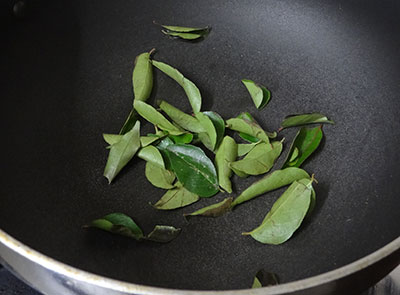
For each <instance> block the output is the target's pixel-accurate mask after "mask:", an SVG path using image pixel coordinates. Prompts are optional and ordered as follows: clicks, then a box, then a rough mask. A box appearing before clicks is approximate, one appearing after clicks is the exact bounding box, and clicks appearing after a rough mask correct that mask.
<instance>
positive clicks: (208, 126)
mask: <svg viewBox="0 0 400 295" xmlns="http://www.w3.org/2000/svg"><path fill="white" fill-rule="evenodd" d="M196 118H197V120H199V122H200V124H201V126H202V127H203V129H204V130H205V132H203V133H199V138H200V140H201V142H202V143H203V144H204V145H205V147H206V148H208V149H209V150H211V151H214V149H215V146H216V144H217V130H216V129H215V125H214V123H213V121H212V120H211V119H210V117H209V116H207V115H206V114H204V113H201V112H199V113H197V114H196Z"/></svg>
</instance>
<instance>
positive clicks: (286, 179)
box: [232, 167, 310, 208]
mask: <svg viewBox="0 0 400 295" xmlns="http://www.w3.org/2000/svg"><path fill="white" fill-rule="evenodd" d="M303 178H306V179H310V176H309V175H308V173H307V172H306V171H305V170H303V169H300V168H296V167H290V168H286V169H282V170H276V171H274V172H272V173H270V174H268V175H266V176H264V177H263V178H261V179H260V180H258V181H256V182H254V183H253V184H252V185H250V186H249V187H248V188H247V189H245V190H244V191H243V192H242V193H241V194H240V195H239V196H238V197H237V198H236V199H235V200H234V201H233V202H232V208H233V207H235V206H236V205H239V204H241V203H244V202H247V201H249V200H251V199H254V198H256V197H258V196H260V195H262V194H265V193H267V192H270V191H273V190H276V189H278V188H281V187H283V186H286V185H289V184H291V183H292V182H294V181H296V180H300V179H303Z"/></svg>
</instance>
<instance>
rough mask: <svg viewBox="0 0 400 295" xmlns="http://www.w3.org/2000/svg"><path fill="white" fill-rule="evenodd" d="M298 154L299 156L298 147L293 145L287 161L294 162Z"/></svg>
mask: <svg viewBox="0 0 400 295" xmlns="http://www.w3.org/2000/svg"><path fill="white" fill-rule="evenodd" d="M289 154H290V153H289ZM298 156H299V149H298V148H297V147H294V148H293V150H292V151H291V155H290V158H289V163H292V162H294V161H295V160H296V159H297V158H298ZM297 167H298V166H297Z"/></svg>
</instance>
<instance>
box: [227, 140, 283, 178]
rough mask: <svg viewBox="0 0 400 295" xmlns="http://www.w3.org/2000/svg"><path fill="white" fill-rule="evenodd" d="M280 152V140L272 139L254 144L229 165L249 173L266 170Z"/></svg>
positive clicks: (253, 173) (259, 172) (261, 172)
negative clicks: (245, 153)
mask: <svg viewBox="0 0 400 295" xmlns="http://www.w3.org/2000/svg"><path fill="white" fill-rule="evenodd" d="M281 152H282V142H280V141H274V142H272V143H271V144H269V143H260V144H258V145H256V146H255V147H254V148H253V149H252V150H251V151H250V152H249V153H248V154H247V155H246V156H245V157H244V158H243V159H242V160H239V161H235V162H232V163H231V164H230V167H231V168H233V169H235V170H239V171H241V172H243V173H246V174H249V175H259V174H263V173H266V172H268V171H269V170H270V169H271V168H272V166H273V165H274V163H275V161H276V159H278V157H279V155H280V154H281Z"/></svg>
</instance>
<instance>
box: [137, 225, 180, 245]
mask: <svg viewBox="0 0 400 295" xmlns="http://www.w3.org/2000/svg"><path fill="white" fill-rule="evenodd" d="M180 232H181V229H180V228H175V227H173V226H169V225H156V226H155V227H154V229H153V230H152V231H151V233H149V234H148V235H147V236H146V237H144V239H146V240H148V241H152V242H157V243H168V242H171V241H172V240H173V239H175V238H176V237H177V236H178V235H179V233H180Z"/></svg>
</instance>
